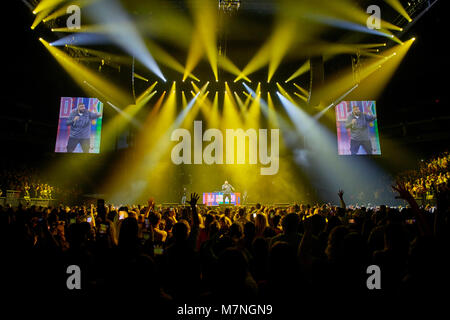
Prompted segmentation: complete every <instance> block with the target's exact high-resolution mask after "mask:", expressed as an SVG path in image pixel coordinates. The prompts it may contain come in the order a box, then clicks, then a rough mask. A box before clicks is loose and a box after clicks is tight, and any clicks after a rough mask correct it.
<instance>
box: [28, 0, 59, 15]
mask: <svg viewBox="0 0 450 320" xmlns="http://www.w3.org/2000/svg"><path fill="white" fill-rule="evenodd" d="M64 1H65V0H41V2H39V4H38V5H37V6H36V8H35V9H34V10H33V13H34V14H37V13H40V12H42V11H44V10H48V11H50V10H51V9H52V8H54V7H56V6H57V5H59V4H60V3H62V2H64Z"/></svg>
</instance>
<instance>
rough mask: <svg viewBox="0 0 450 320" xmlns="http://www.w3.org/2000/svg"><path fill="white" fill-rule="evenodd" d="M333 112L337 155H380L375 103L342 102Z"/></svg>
mask: <svg viewBox="0 0 450 320" xmlns="http://www.w3.org/2000/svg"><path fill="white" fill-rule="evenodd" d="M335 112H336V129H337V142H338V154H339V155H381V148H380V137H379V134H378V122H377V111H376V104H375V101H342V102H341V103H339V104H338V105H337V106H336V107H335Z"/></svg>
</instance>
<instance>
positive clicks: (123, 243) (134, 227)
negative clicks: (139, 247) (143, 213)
mask: <svg viewBox="0 0 450 320" xmlns="http://www.w3.org/2000/svg"><path fill="white" fill-rule="evenodd" d="M137 241H138V223H137V220H136V219H135V218H125V219H123V220H122V223H121V225H120V232H119V246H120V247H128V246H135V245H136V244H137Z"/></svg>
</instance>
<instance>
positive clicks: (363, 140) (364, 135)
mask: <svg viewBox="0 0 450 320" xmlns="http://www.w3.org/2000/svg"><path fill="white" fill-rule="evenodd" d="M375 119H376V116H374V115H373V114H372V113H371V112H370V109H369V112H368V113H361V110H360V108H359V107H358V106H354V107H353V110H352V113H351V114H350V115H349V116H348V118H347V121H346V122H345V127H346V128H347V129H350V152H351V154H352V155H354V154H357V153H358V150H359V147H360V146H362V147H363V148H364V150H366V153H367V154H372V143H371V142H370V137H369V124H370V123H371V122H372V121H375Z"/></svg>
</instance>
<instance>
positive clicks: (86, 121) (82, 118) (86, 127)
mask: <svg viewBox="0 0 450 320" xmlns="http://www.w3.org/2000/svg"><path fill="white" fill-rule="evenodd" d="M99 117H101V114H100V113H96V112H91V111H89V110H86V106H85V105H84V103H83V102H81V103H79V104H78V106H77V108H76V109H74V110H73V111H72V112H71V113H70V116H69V118H68V119H67V120H66V124H67V126H69V127H70V134H69V140H68V141H67V152H73V151H74V150H75V148H76V147H77V145H78V144H80V145H81V149H82V150H83V152H84V153H88V152H89V147H90V139H91V120H93V119H97V118H99Z"/></svg>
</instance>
